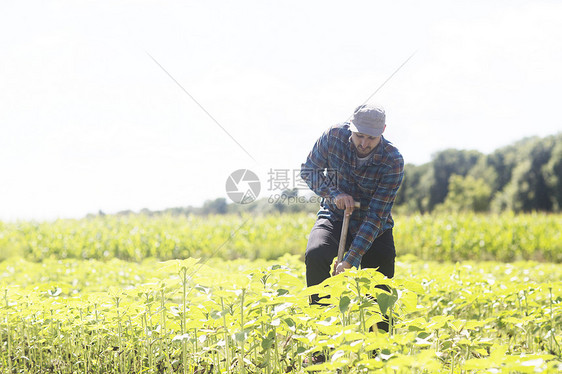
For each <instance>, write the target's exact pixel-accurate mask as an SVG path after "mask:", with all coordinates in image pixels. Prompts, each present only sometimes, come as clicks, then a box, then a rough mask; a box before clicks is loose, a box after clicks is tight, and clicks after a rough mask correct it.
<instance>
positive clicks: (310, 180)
mask: <svg viewBox="0 0 562 374" xmlns="http://www.w3.org/2000/svg"><path fill="white" fill-rule="evenodd" d="M331 130H332V128H330V129H328V130H327V131H326V132H324V133H323V134H322V136H320V138H318V140H317V141H316V143H315V144H314V147H313V148H312V151H310V153H309V155H308V157H307V158H306V162H305V163H304V164H302V165H301V173H300V174H301V178H302V179H303V180H304V181H305V182H306V184H307V185H308V187H309V188H310V189H311V190H312V191H314V193H316V194H317V195H318V196H321V197H324V198H327V199H334V198H335V197H336V196H337V195H339V194H340V193H341V192H340V191H338V189H337V188H336V185H337V183H334V181H332V180H331V179H330V178H335V177H336V175H335V174H333V175H327V173H326V169H328V168H329V165H328V154H329V151H330V149H329V147H330V132H331Z"/></svg>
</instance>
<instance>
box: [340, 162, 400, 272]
mask: <svg viewBox="0 0 562 374" xmlns="http://www.w3.org/2000/svg"><path fill="white" fill-rule="evenodd" d="M403 177H404V160H403V158H402V156H400V157H399V158H397V159H396V162H395V165H394V166H393V167H392V168H391V169H389V170H388V172H386V173H385V174H384V175H383V177H382V178H381V180H380V182H379V185H378V187H377V189H376V191H375V193H374V195H373V197H372V198H371V202H370V203H369V210H368V212H367V216H366V217H365V220H364V221H363V223H362V224H361V226H360V227H359V231H358V232H357V235H355V238H354V239H353V242H351V246H350V248H349V251H348V252H347V254H346V256H345V257H344V261H343V262H347V263H348V264H349V265H351V266H355V267H359V265H360V264H361V258H362V257H363V254H364V253H365V252H366V251H367V249H369V248H370V247H371V245H372V244H373V241H374V240H375V239H376V238H377V237H378V236H379V235H380V234H381V233H382V227H383V226H384V223H385V222H386V220H387V219H388V216H389V215H390V211H391V210H392V205H393V204H394V199H395V198H396V193H397V192H398V189H399V188H400V184H401V183H402V179H403Z"/></svg>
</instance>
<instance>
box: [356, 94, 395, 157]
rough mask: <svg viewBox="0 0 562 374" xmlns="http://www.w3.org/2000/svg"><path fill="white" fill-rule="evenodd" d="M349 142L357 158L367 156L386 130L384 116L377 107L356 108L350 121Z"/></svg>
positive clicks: (381, 110)
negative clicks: (355, 150)
mask: <svg viewBox="0 0 562 374" xmlns="http://www.w3.org/2000/svg"><path fill="white" fill-rule="evenodd" d="M349 127H350V129H351V131H352V134H351V141H352V142H353V145H354V146H355V148H356V149H357V154H358V156H359V157H365V156H367V155H368V154H369V153H370V152H371V151H373V149H375V147H376V146H377V145H378V144H379V142H380V140H381V135H382V133H383V132H384V130H385V128H386V114H385V112H384V109H383V108H382V107H380V106H378V105H371V104H364V105H360V106H358V107H357V108H356V109H355V111H354V113H353V117H352V118H351V121H350V126H349Z"/></svg>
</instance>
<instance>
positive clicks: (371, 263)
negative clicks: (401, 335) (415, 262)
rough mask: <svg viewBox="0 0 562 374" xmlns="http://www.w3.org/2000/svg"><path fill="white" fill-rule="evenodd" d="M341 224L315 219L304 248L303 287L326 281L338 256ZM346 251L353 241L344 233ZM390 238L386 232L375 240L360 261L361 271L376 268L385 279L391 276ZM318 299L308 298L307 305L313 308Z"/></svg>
mask: <svg viewBox="0 0 562 374" xmlns="http://www.w3.org/2000/svg"><path fill="white" fill-rule="evenodd" d="M342 223H343V222H342V221H334V222H332V221H330V220H328V219H326V218H318V220H317V221H316V223H315V224H314V227H312V230H311V231H310V236H309V238H308V244H307V246H306V253H305V264H306V284H307V286H309V287H310V286H314V285H317V284H320V283H322V281H324V280H325V279H327V278H329V277H330V275H331V273H332V269H331V264H332V262H333V260H334V257H336V256H337V255H338V246H339V242H340V236H341V227H342ZM346 241H347V242H346V250H347V249H349V246H350V245H351V242H352V241H353V238H352V237H351V236H350V234H349V233H348V235H347V240H346ZM395 257H396V250H395V248H394V237H393V236H392V229H388V230H386V231H385V232H383V233H382V234H381V235H379V237H378V238H376V239H375V241H374V242H373V244H372V245H371V247H370V248H369V249H368V250H367V252H365V254H364V255H363V257H362V258H361V267H362V268H376V267H378V268H379V269H378V271H379V272H381V273H382V274H384V275H386V276H387V277H388V278H392V277H393V276H394V259H395ZM318 301H319V298H318V295H312V298H311V302H312V303H315V304H317V303H318Z"/></svg>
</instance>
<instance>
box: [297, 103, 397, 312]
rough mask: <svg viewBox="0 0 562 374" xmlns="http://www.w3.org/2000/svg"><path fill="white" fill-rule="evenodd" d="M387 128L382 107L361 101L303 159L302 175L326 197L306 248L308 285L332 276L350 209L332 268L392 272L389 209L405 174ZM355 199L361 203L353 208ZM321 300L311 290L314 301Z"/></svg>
mask: <svg viewBox="0 0 562 374" xmlns="http://www.w3.org/2000/svg"><path fill="white" fill-rule="evenodd" d="M385 128H386V114H385V111H384V109H383V108H381V107H380V106H376V105H361V106H359V107H358V108H357V109H355V112H354V114H353V117H352V118H351V121H350V122H346V123H342V124H338V125H335V126H332V127H330V128H329V129H328V130H327V131H326V132H324V134H322V136H321V137H320V138H319V139H318V140H317V141H316V144H315V145H314V147H313V148H312V151H311V152H310V154H309V155H308V157H307V159H306V162H305V163H304V164H302V167H301V177H302V178H303V179H304V180H305V181H306V183H307V184H308V186H309V187H310V189H312V190H313V191H314V192H315V193H316V194H317V195H319V196H321V197H322V198H323V199H322V202H321V204H320V205H321V207H320V210H319V211H318V217H317V221H316V223H315V224H314V227H313V228H312V231H311V232H310V236H309V239H308V245H307V248H306V254H305V263H306V281H307V286H313V285H316V284H319V283H321V282H322V281H324V280H325V279H326V278H328V277H329V276H330V265H331V264H332V261H333V260H334V257H336V256H337V252H338V244H339V240H340V235H341V228H342V222H343V216H344V214H345V215H351V217H350V223H349V232H348V236H347V237H348V241H347V245H346V247H347V248H348V251H347V253H346V255H345V257H344V258H343V261H342V262H340V263H337V261H336V263H335V265H334V274H339V273H341V272H342V271H344V270H345V269H349V268H351V267H352V266H353V267H357V268H359V266H361V267H363V268H377V267H378V271H379V272H381V273H382V274H384V275H386V276H387V277H388V278H392V277H393V276H394V258H395V257H396V251H395V248H394V238H393V236H392V228H393V226H394V221H393V220H392V215H391V209H392V205H393V203H394V199H395V197H396V193H397V191H398V188H399V187H400V184H401V183H402V179H403V176H404V160H403V158H402V155H401V154H400V152H399V151H398V149H396V147H394V146H393V145H392V144H391V143H390V142H389V141H388V140H386V139H385V138H384V137H383V136H382V133H383V132H384V130H385ZM356 201H357V202H359V203H360V205H361V208H360V209H358V210H355V211H354V203H355V202H356ZM319 300H320V299H319V297H318V295H313V296H312V298H311V303H313V304H319Z"/></svg>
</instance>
